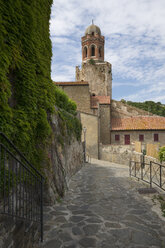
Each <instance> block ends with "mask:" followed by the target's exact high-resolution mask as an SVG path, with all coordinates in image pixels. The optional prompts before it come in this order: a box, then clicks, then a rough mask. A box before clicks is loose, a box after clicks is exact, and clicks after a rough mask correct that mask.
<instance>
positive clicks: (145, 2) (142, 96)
mask: <svg viewBox="0 0 165 248" xmlns="http://www.w3.org/2000/svg"><path fill="white" fill-rule="evenodd" d="M92 19H94V23H95V24H96V25H97V26H99V27H100V29H101V32H102V35H104V36H105V60H106V61H108V62H110V63H111V64H112V73H113V75H112V77H113V82H112V86H113V88H112V98H113V99H115V100H120V99H126V100H130V101H148V100H152V101H155V102H162V103H164V104H165V0H90V1H89V0H83V1H82V0H55V1H54V4H53V6H52V15H51V21H50V33H51V40H52V47H53V57H52V79H53V80H54V81H74V80H75V66H76V65H81V61H82V58H81V37H82V36H83V35H84V32H85V29H86V28H87V27H88V26H89V25H90V24H91V21H92Z"/></svg>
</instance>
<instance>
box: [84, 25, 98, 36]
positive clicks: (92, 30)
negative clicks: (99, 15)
mask: <svg viewBox="0 0 165 248" xmlns="http://www.w3.org/2000/svg"><path fill="white" fill-rule="evenodd" d="M92 33H94V34H99V35H101V30H100V28H99V27H98V26H96V25H94V24H92V25H90V26H89V27H87V29H86V30H85V35H87V34H92Z"/></svg>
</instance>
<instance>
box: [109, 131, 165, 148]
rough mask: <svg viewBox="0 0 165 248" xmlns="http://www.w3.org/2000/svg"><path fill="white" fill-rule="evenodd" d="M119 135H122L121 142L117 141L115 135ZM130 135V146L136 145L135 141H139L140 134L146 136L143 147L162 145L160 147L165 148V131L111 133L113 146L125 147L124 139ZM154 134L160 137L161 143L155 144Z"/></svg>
mask: <svg viewBox="0 0 165 248" xmlns="http://www.w3.org/2000/svg"><path fill="white" fill-rule="evenodd" d="M116 134H118V135H120V140H119V141H115V135H116ZM127 134H129V135H130V144H132V143H134V142H135V141H138V140H139V134H143V135H144V142H142V146H144V144H147V143H150V144H158V143H159V144H160V146H164V145H165V132H164V131H158V130H156V131H151V130H149V131H147V130H146V131H144V130H142V131H111V143H112V144H118V145H124V144H125V140H124V137H125V135H127ZM154 134H158V135H159V141H158V142H155V141H154Z"/></svg>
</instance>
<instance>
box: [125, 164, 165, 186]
mask: <svg viewBox="0 0 165 248" xmlns="http://www.w3.org/2000/svg"><path fill="white" fill-rule="evenodd" d="M129 173H130V176H133V177H136V178H138V179H141V180H143V181H144V182H146V183H149V184H150V187H152V184H155V185H157V186H158V187H160V188H161V189H162V190H164V191H165V166H164V165H162V164H159V163H156V162H153V161H151V162H150V163H149V164H148V163H145V162H135V161H130V165H129Z"/></svg>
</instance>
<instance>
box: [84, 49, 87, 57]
mask: <svg viewBox="0 0 165 248" xmlns="http://www.w3.org/2000/svg"><path fill="white" fill-rule="evenodd" d="M86 57H87V47H84V58H86Z"/></svg>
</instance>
